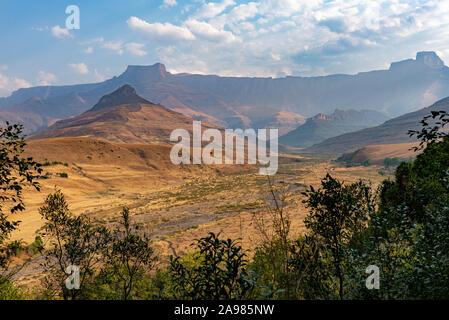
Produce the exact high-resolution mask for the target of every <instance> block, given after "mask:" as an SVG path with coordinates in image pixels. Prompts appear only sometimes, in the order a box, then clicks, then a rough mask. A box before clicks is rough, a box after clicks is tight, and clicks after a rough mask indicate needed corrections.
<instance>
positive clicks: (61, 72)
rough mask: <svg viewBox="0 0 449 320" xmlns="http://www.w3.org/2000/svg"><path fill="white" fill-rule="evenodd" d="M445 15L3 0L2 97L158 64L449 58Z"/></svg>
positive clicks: (439, 10)
mask: <svg viewBox="0 0 449 320" xmlns="http://www.w3.org/2000/svg"><path fill="white" fill-rule="evenodd" d="M68 5H77V6H78V7H79V9H80V29H79V30H67V29H66V24H65V21H66V18H67V16H68V15H67V14H66V13H65V9H66V7H67V6H68ZM448 16H449V1H447V0H408V1H404V0H375V1H373V0H253V1H245V0H242V1H240V0H218V1H205V0H188V1H187V0H186V1H183V0H147V1H145V0H135V1H133V0H130V1H118V0H108V1H106V0H95V1H82V0H71V1H62V0H58V1H56V0H53V1H51V0H39V1H29V0H14V1H12V0H0V28H1V30H2V32H1V34H0V96H6V95H9V94H10V93H11V92H12V91H13V90H16V89H18V88H20V87H28V86H35V85H49V84H52V85H61V84H72V83H87V82H97V81H101V80H104V79H107V78H110V77H112V76H114V75H119V74H120V73H121V72H123V71H124V70H125V69H126V66H127V65H130V64H139V65H149V64H153V63H155V62H162V63H164V64H166V66H167V69H168V70H169V71H171V72H195V73H204V74H220V75H232V76H273V77H281V76H286V75H302V76H308V75H325V74H331V73H357V72H360V71H368V70H372V69H384V68H387V67H388V65H389V63H390V62H392V61H397V60H402V59H407V58H412V57H414V56H415V54H416V52H417V51H422V50H433V51H436V52H437V53H438V54H439V55H440V57H441V58H442V59H443V60H446V61H449V41H447V39H449V24H448V23H449V20H448V18H447V17H448Z"/></svg>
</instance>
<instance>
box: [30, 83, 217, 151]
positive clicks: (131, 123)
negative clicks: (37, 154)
mask: <svg viewBox="0 0 449 320" xmlns="http://www.w3.org/2000/svg"><path fill="white" fill-rule="evenodd" d="M192 122H193V119H192V118H189V117H187V116H185V115H183V114H181V113H178V112H175V111H172V110H170V109H167V108H165V107H163V106H161V105H157V104H154V103H152V102H150V101H148V100H146V99H143V98H142V97H139V96H138V95H137V94H136V91H135V89H134V88H132V87H131V86H130V85H124V86H122V87H120V88H119V89H117V90H116V91H114V92H112V93H110V94H108V95H105V96H104V97H102V98H101V99H100V101H99V102H98V103H97V104H96V105H95V106H94V107H93V108H91V109H90V110H88V111H86V112H84V113H82V114H80V115H79V116H76V117H72V118H69V119H65V120H60V121H57V122H56V123H55V124H53V125H51V126H50V127H48V128H47V129H44V130H42V131H39V132H37V133H35V134H33V135H31V136H30V138H31V139H43V138H57V137H84V136H86V137H93V138H100V139H104V140H107V141H110V142H126V143H168V142H169V140H170V133H171V132H172V131H173V130H174V129H178V128H180V129H186V130H188V131H192ZM203 127H206V128H211V127H214V128H216V126H214V125H208V124H203Z"/></svg>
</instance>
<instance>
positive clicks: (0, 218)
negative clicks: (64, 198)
mask: <svg viewBox="0 0 449 320" xmlns="http://www.w3.org/2000/svg"><path fill="white" fill-rule="evenodd" d="M21 133H22V126H21V125H18V124H14V125H10V124H9V123H8V122H7V123H6V127H5V128H0V190H1V194H0V267H3V268H4V267H6V266H7V264H8V261H9V258H10V257H11V255H12V253H11V252H9V249H8V245H7V244H6V245H5V242H6V241H7V239H8V238H9V236H10V234H11V232H13V231H14V230H15V229H17V227H18V225H19V221H14V220H11V219H10V218H9V216H10V215H12V214H14V213H17V212H20V211H23V210H24V209H25V207H24V203H23V199H22V189H23V187H24V186H26V185H30V186H32V187H34V188H35V189H37V190H39V184H38V183H37V182H36V178H37V176H38V175H40V173H41V172H42V169H41V168H40V167H41V165H40V164H39V163H37V162H35V161H34V160H33V159H32V158H24V157H22V153H23V152H24V150H25V146H26V143H25V140H24V139H23V137H22V136H21Z"/></svg>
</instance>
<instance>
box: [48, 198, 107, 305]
mask: <svg viewBox="0 0 449 320" xmlns="http://www.w3.org/2000/svg"><path fill="white" fill-rule="evenodd" d="M39 213H40V215H41V217H42V219H44V220H45V223H44V226H43V227H42V229H41V231H40V233H41V235H42V237H43V238H44V239H45V240H47V241H48V243H47V246H49V248H48V249H47V250H46V251H45V253H44V256H45V262H44V263H43V267H44V269H45V271H46V273H47V277H46V279H45V280H46V284H47V286H48V290H49V294H50V295H52V294H56V295H58V296H62V297H63V298H64V299H72V300H73V299H77V298H79V297H81V296H82V294H83V290H84V289H85V286H86V284H87V283H88V282H89V281H91V280H92V278H93V276H94V274H95V270H96V266H98V265H99V263H100V262H101V257H102V256H101V251H102V250H103V249H104V248H105V247H106V246H107V244H108V242H109V234H108V231H107V229H106V228H105V227H103V226H97V225H95V224H94V223H93V222H92V221H91V220H90V219H89V218H88V217H86V216H84V215H80V216H78V217H75V216H74V215H73V214H72V213H71V212H70V210H69V207H68V204H67V202H66V200H65V197H64V195H63V194H62V192H61V191H60V190H56V192H55V193H53V194H49V195H48V196H47V198H46V200H45V204H44V206H42V207H41V208H40V209H39ZM69 266H76V267H78V268H79V271H80V279H79V280H80V281H79V287H80V288H79V289H72V290H68V289H67V288H66V286H65V280H66V279H67V277H68V274H66V270H67V268H68V267H69Z"/></svg>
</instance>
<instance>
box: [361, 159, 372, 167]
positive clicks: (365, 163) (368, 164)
mask: <svg viewBox="0 0 449 320" xmlns="http://www.w3.org/2000/svg"><path fill="white" fill-rule="evenodd" d="M370 165H371V160H370V159H366V160H365V161H363V162H362V166H364V167H369V166H370Z"/></svg>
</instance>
